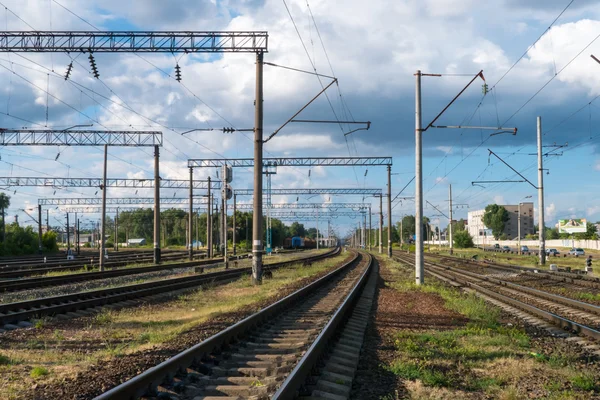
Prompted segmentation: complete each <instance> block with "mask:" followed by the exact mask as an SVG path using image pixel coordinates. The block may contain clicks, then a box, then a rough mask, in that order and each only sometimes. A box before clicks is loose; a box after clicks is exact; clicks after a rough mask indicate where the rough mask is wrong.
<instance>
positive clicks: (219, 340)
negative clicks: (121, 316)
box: [95, 249, 359, 400]
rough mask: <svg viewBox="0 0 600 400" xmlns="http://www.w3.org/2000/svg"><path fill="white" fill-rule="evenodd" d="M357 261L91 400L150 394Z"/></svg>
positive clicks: (348, 263) (356, 258)
mask: <svg viewBox="0 0 600 400" xmlns="http://www.w3.org/2000/svg"><path fill="white" fill-rule="evenodd" d="M338 251H339V249H338ZM358 259H359V256H358V253H355V256H354V257H353V258H352V260H350V261H348V262H346V263H344V265H342V266H341V267H339V268H337V269H335V270H334V271H332V272H330V273H328V274H327V275H325V276H323V277H321V278H319V279H317V280H316V281H315V282H312V283H310V284H309V285H307V286H305V287H303V288H301V289H299V290H297V291H295V292H294V293H292V294H290V295H288V296H286V297H284V298H283V299H281V300H279V301H277V302H275V303H273V304H271V305H270V306H268V307H266V308H264V309H262V310H260V311H258V312H257V313H254V314H252V315H250V316H248V317H246V318H244V319H243V320H241V321H239V322H237V323H236V324H234V325H232V326H229V327H228V328H226V329H224V330H222V331H221V332H219V333H217V334H215V335H213V336H211V337H210V338H208V339H206V340H204V341H202V342H200V343H198V344H196V345H194V346H192V347H190V348H189V349H187V350H184V351H182V352H181V353H179V354H177V355H175V356H174V357H171V358H169V359H168V360H166V361H164V362H162V363H161V364H159V365H157V366H155V367H153V368H150V369H148V370H146V371H144V372H142V373H141V374H140V375H137V376H136V377H134V378H132V379H130V380H128V381H126V382H124V383H122V384H120V385H119V386H117V387H115V388H113V389H111V390H109V391H108V392H105V393H103V394H101V395H99V396H97V397H96V398H95V400H109V399H110V400H116V399H119V400H121V399H136V398H139V397H141V396H144V395H145V394H146V393H148V392H153V391H154V390H155V389H156V388H157V387H158V386H159V385H161V384H162V383H163V382H165V381H170V380H171V379H172V378H173V377H174V376H175V375H176V374H177V373H179V372H185V371H186V369H187V368H188V367H190V366H192V365H193V364H195V363H197V362H200V361H201V359H202V358H203V357H204V356H206V355H208V354H210V353H211V352H213V351H215V350H217V349H219V348H222V347H223V346H227V345H229V344H231V343H233V342H235V341H237V340H238V339H239V338H240V337H241V336H243V335H245V334H247V333H248V332H249V331H250V330H251V329H254V328H255V327H257V326H258V325H260V324H262V323H265V322H266V321H269V320H272V319H273V317H274V316H275V315H278V314H280V313H284V312H285V311H286V310H288V309H289V308H290V306H291V305H293V304H296V303H297V302H299V301H301V300H303V299H304V298H306V297H307V296H308V295H309V294H310V293H312V292H314V291H315V290H316V289H318V288H320V287H323V286H324V285H325V284H326V283H328V282H330V281H331V280H332V279H334V278H335V277H337V276H338V275H339V274H341V273H342V272H343V271H345V270H346V269H348V268H349V267H350V266H352V265H353V264H354V263H355V262H357V260H358Z"/></svg>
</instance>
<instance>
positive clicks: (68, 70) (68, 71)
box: [65, 62, 73, 81]
mask: <svg viewBox="0 0 600 400" xmlns="http://www.w3.org/2000/svg"><path fill="white" fill-rule="evenodd" d="M72 69H73V62H71V63H70V64H69V66H68V67H67V73H66V74H65V81H66V80H67V79H69V76H71V70H72Z"/></svg>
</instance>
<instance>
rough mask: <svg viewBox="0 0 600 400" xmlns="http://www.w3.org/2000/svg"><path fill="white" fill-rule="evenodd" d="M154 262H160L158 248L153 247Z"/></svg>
mask: <svg viewBox="0 0 600 400" xmlns="http://www.w3.org/2000/svg"><path fill="white" fill-rule="evenodd" d="M154 264H160V249H157V248H155V249H154Z"/></svg>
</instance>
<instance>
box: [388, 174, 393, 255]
mask: <svg viewBox="0 0 600 400" xmlns="http://www.w3.org/2000/svg"><path fill="white" fill-rule="evenodd" d="M387 171H388V187H387V192H388V194H387V209H388V257H390V258H391V257H392V166H391V165H388V166H387Z"/></svg>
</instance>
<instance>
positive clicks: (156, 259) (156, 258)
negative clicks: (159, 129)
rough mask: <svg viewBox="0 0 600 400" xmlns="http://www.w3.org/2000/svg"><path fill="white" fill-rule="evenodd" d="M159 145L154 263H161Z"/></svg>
mask: <svg viewBox="0 0 600 400" xmlns="http://www.w3.org/2000/svg"><path fill="white" fill-rule="evenodd" d="M158 159H159V152H158V145H155V146H154V264H160V171H159V168H158V165H159V164H158ZM209 186H210V185H209Z"/></svg>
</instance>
